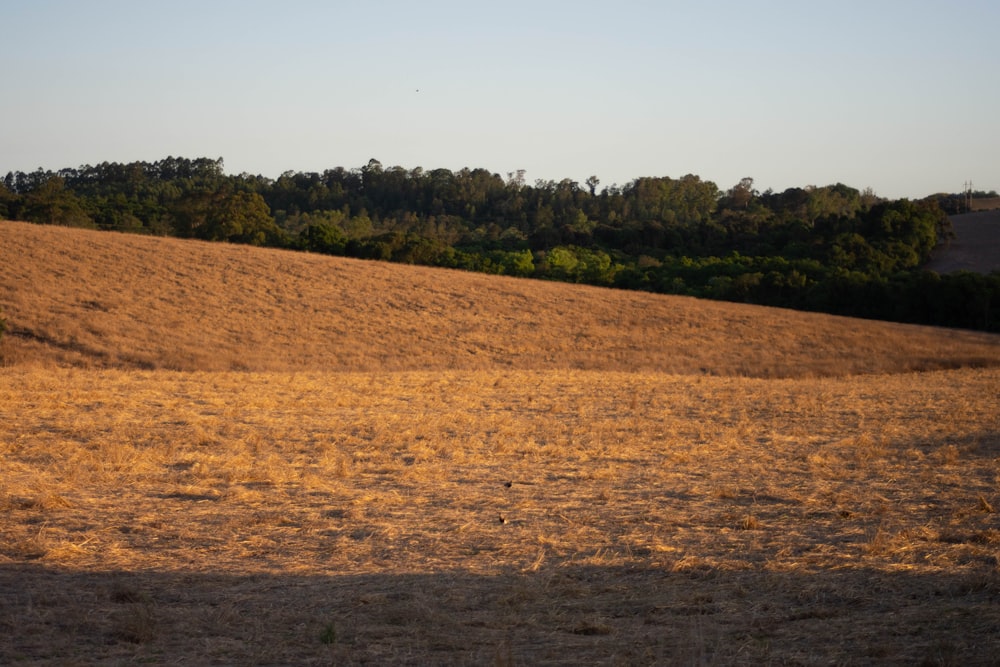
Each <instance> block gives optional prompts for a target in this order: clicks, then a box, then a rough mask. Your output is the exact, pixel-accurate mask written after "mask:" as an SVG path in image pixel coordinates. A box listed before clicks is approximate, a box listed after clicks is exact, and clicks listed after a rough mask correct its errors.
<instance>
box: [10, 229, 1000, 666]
mask: <svg viewBox="0 0 1000 667" xmlns="http://www.w3.org/2000/svg"><path fill="white" fill-rule="evenodd" d="M0 257H2V259H3V267H2V271H0V308H2V310H3V316H4V317H5V318H6V319H7V322H8V334H7V335H5V336H4V338H3V340H2V341H0V353H2V355H3V364H2V365H0V414H2V415H4V417H5V418H4V419H0V664H30V665H66V664H106V665H120V664H178V663H186V664H206V663H211V664H240V665H286V664H296V665H330V664H393V665H426V664H436V665H468V664H494V665H521V664H530V665H580V664H595V665H597V664H601V665H620V664H628V665H673V664H677V665H681V664H683V665H687V664H700V665H728V664H733V665H747V664H802V665H812V664H893V665H913V664H942V665H944V664H962V665H966V664H992V663H994V662H995V660H996V658H995V656H996V655H998V654H1000V607H998V605H997V603H996V602H997V595H998V592H1000V574H998V572H1000V571H998V560H997V554H998V553H1000V522H998V519H997V517H998V516H1000V515H998V514H997V512H996V507H997V506H998V505H1000V493H998V487H997V461H998V456H1000V415H998V413H997V410H996V395H997V387H998V386H1000V336H996V335H989V334H980V333H973V332H966V331H955V330H945V329H934V328H927V327H914V326H905V325H898V324H888V323H884V322H872V321H863V320H853V319H847V318H838V317H831V316H826V315H818V314H809V313H798V312H792V311H786V310H778V309H769V308H761V307H754V306H745V305H739V304H729V303H719V302H709V301H698V300H695V299H690V298H679V297H670V296H662V295H652V294H642V293H635V292H619V291H613V290H607V289H597V288H592V287H581V286H575V285H566V284H558V283H546V282H539V281H531V280H517V279H511V278H501V277H492V276H485V275H482V274H473V273H459V272H453V271H445V270H440V269H429V268H419V267H410V266H401V265H390V264H382V263H376V262H361V261H353V260H348V259H341V258H332V257H325V256H319V255H307V254H301V253H290V252H282V251H276V250H266V249H258V248H251V247H246V246H231V245H221V244H215V245H212V244H206V243H200V242H194V241H181V240H177V239H160V238H149V237H141V236H126V235H120V234H112V233H106V232H90V231H81V230H74V229H66V228H57V227H42V226H35V225H29V224H24V223H15V222H0Z"/></svg>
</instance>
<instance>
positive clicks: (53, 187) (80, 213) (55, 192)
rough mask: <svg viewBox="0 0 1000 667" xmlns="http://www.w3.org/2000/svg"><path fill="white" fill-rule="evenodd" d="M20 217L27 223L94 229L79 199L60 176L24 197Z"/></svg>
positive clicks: (92, 222) (54, 177) (49, 180)
mask: <svg viewBox="0 0 1000 667" xmlns="http://www.w3.org/2000/svg"><path fill="white" fill-rule="evenodd" d="M21 215H22V216H23V217H24V219H25V220H27V221H29V222H39V223H42V224H46V225H63V226H66V227H94V221H93V219H91V217H90V216H89V215H88V214H87V211H86V210H85V209H84V207H83V203H82V202H81V201H80V198H79V197H77V196H76V195H75V194H74V193H73V192H72V191H71V190H68V189H67V188H66V181H65V180H64V179H63V178H62V177H60V176H53V177H52V178H49V179H48V180H46V181H45V182H44V183H42V184H41V185H40V186H39V187H37V188H35V189H34V190H32V191H31V192H29V193H27V194H26V195H25V196H24V208H23V209H22V211H21Z"/></svg>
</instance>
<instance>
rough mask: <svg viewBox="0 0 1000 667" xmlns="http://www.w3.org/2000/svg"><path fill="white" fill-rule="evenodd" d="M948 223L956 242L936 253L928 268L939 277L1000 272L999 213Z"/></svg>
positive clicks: (973, 215)
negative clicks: (953, 273) (960, 273)
mask: <svg viewBox="0 0 1000 667" xmlns="http://www.w3.org/2000/svg"><path fill="white" fill-rule="evenodd" d="M974 201H975V200H974ZM949 219H950V220H951V225H952V229H953V230H954V232H955V238H954V239H952V240H951V241H950V242H949V243H948V244H946V245H945V246H943V247H941V248H938V249H937V250H935V251H934V255H933V257H932V259H931V261H930V263H928V265H927V268H928V269H930V270H931V271H937V272H938V273H952V272H954V271H974V272H976V273H989V272H990V271H997V270H1000V210H986V211H979V212H976V213H965V214H962V215H953V216H950V218H949Z"/></svg>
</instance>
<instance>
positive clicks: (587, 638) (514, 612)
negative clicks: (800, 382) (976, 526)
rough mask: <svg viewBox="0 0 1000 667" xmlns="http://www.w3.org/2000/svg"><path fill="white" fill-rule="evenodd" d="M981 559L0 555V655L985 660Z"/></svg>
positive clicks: (994, 629)
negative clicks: (533, 568)
mask: <svg viewBox="0 0 1000 667" xmlns="http://www.w3.org/2000/svg"><path fill="white" fill-rule="evenodd" d="M998 591H1000V580H998V577H997V576H996V573H995V572H990V573H987V574H979V575H963V576H958V575H955V576H952V575H944V576H914V575H910V574H906V573H884V572H874V571H871V570H840V571H820V572H813V573H800V572H791V573H788V572H782V573H776V572H761V571H735V572H733V571H720V570H717V569H709V568H701V569H699V568H698V567H696V566H695V567H692V568H689V569H687V570H685V571H673V572H667V571H663V570H655V569H625V568H620V567H608V568H604V567H577V566H558V567H552V568H549V569H541V570H539V571H537V572H529V573H511V574H504V575H496V576H479V575H470V574H467V573H461V572H459V573H436V574H412V575H407V574H404V575H399V574H386V575H362V576H338V575H329V576H296V575H293V574H288V575H282V574H248V575H221V574H203V573H182V572H142V573H130V572H70V571H61V570H59V569H55V568H50V567H45V566H35V565H25V564H17V565H11V564H6V565H0V663H3V664H60V665H68V664H94V663H105V664H134V663H138V662H145V663H161V662H163V663H178V664H180V663H183V664H213V663H214V664H359V663H376V664H414V665H416V664H524V665H537V664H567V665H579V664H612V663H613V664H630V665H631V664H732V663H742V664H760V663H764V662H772V663H794V664H830V663H837V664H843V663H852V664H854V663H879V664H886V663H890V664H891V663H896V664H929V665H936V664H941V665H945V664H956V665H957V664H962V665H970V664H993V663H994V661H995V660H996V656H997V655H998V654H1000V597H998Z"/></svg>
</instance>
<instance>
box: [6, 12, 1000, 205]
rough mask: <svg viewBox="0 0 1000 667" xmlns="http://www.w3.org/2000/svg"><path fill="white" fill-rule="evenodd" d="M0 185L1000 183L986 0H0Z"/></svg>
mask: <svg viewBox="0 0 1000 667" xmlns="http://www.w3.org/2000/svg"><path fill="white" fill-rule="evenodd" d="M0 25H2V39H0V63H2V68H3V70H2V71H3V78H2V84H0V96H2V100H3V102H2V104H0V175H2V174H6V173H7V172H8V171H33V170H35V169H37V168H39V167H41V168H43V169H51V170H53V171H54V170H58V169H61V168H64V167H78V166H80V165H83V164H98V163H101V162H105V161H107V162H132V161H136V160H144V161H155V160H159V159H162V158H165V157H167V156H174V157H187V158H197V157H208V158H212V159H214V158H218V157H222V158H223V159H224V161H225V168H226V171H227V172H229V173H241V172H249V173H252V174H261V175H264V176H268V177H271V178H276V177H277V176H279V175H280V174H281V173H282V172H284V171H288V170H292V171H323V170H324V169H329V168H333V167H337V166H341V167H345V168H348V169H350V168H356V167H361V166H363V165H365V164H367V163H368V160H369V159H371V158H376V159H378V160H379V161H380V162H381V163H382V164H383V165H384V166H385V167H389V166H394V165H399V166H402V167H404V168H407V169H412V168H414V167H418V166H420V167H423V168H424V169H425V170H429V169H435V168H440V167H444V168H448V169H454V170H457V169H461V168H463V167H469V168H476V167H482V168H485V169H488V170H489V171H491V172H495V173H499V174H501V175H504V176H505V175H506V174H507V173H508V172H512V171H515V170H517V169H524V170H525V171H526V174H525V178H526V179H527V181H528V182H529V183H533V182H534V181H535V180H536V179H546V180H548V179H551V180H555V181H559V180H562V179H563V178H570V179H572V180H576V181H579V182H580V183H581V185H582V184H583V181H584V180H585V179H586V178H587V177H588V176H590V175H596V176H597V177H598V178H599V179H600V181H601V187H603V186H606V185H611V184H612V183H617V184H619V185H624V184H626V183H627V182H629V181H631V180H632V179H634V178H637V177H639V176H671V177H675V178H676V177H680V176H683V175H685V174H689V173H693V174H697V175H699V176H700V177H701V178H703V179H705V180H711V181H714V182H715V183H716V184H717V185H718V186H719V187H720V188H722V189H727V188H729V187H731V186H732V185H733V184H735V183H736V182H738V181H739V179H740V178H742V177H745V176H750V177H753V178H754V179H755V187H757V188H758V189H760V190H765V189H767V188H772V189H774V190H778V191H780V190H784V189H786V188H789V187H802V186H806V185H827V184H831V183H836V182H842V183H846V184H847V185H850V186H852V187H856V188H859V189H861V188H866V187H871V188H872V189H874V190H875V192H876V193H877V194H879V195H881V196H885V197H891V198H898V197H910V198H920V197H924V196H926V195H929V194H932V193H934V192H941V191H945V192H958V191H960V190H961V189H962V187H963V185H964V184H965V183H966V182H967V181H971V182H972V183H973V187H974V188H975V189H977V190H993V189H996V190H1000V160H998V157H1000V128H998V122H1000V86H998V85H997V84H998V83H1000V39H998V32H1000V2H997V1H996V0H978V1H977V0H951V1H944V0H942V1H938V2H931V1H928V0H909V1H904V0H864V1H858V0H842V1H840V2H823V3H820V2H811V1H806V0H797V1H792V0H789V1H785V0H779V1H767V0H762V1H759V2H754V3H749V2H735V1H722V0H714V1H713V0H708V1H705V2H697V3H696V2H690V0H688V1H685V2H674V1H672V0H663V1H660V2H642V1H632V0H617V1H616V2H614V3H611V2H606V1H605V2H596V1H589V0H579V1H576V2H547V1H546V0H534V1H532V2H526V1H523V0H507V1H506V2H489V3H486V2H478V1H476V0H464V1H453V0H448V1H438V0H424V1H422V2H401V1H397V0H386V1H384V2H377V1H374V0H369V1H367V2H365V1H363V0H355V1H354V2H350V3H347V2H340V1H339V0H334V1H330V2H319V1H307V0H283V2H280V3H278V2H273V1H272V2H259V1H254V0H216V1H212V0H198V1H190V0H173V1H171V2H150V1H143V0H118V1H112V0H88V1H84V0H80V1H72V0H34V1H32V2H22V1H18V2H15V1H13V0H0Z"/></svg>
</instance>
